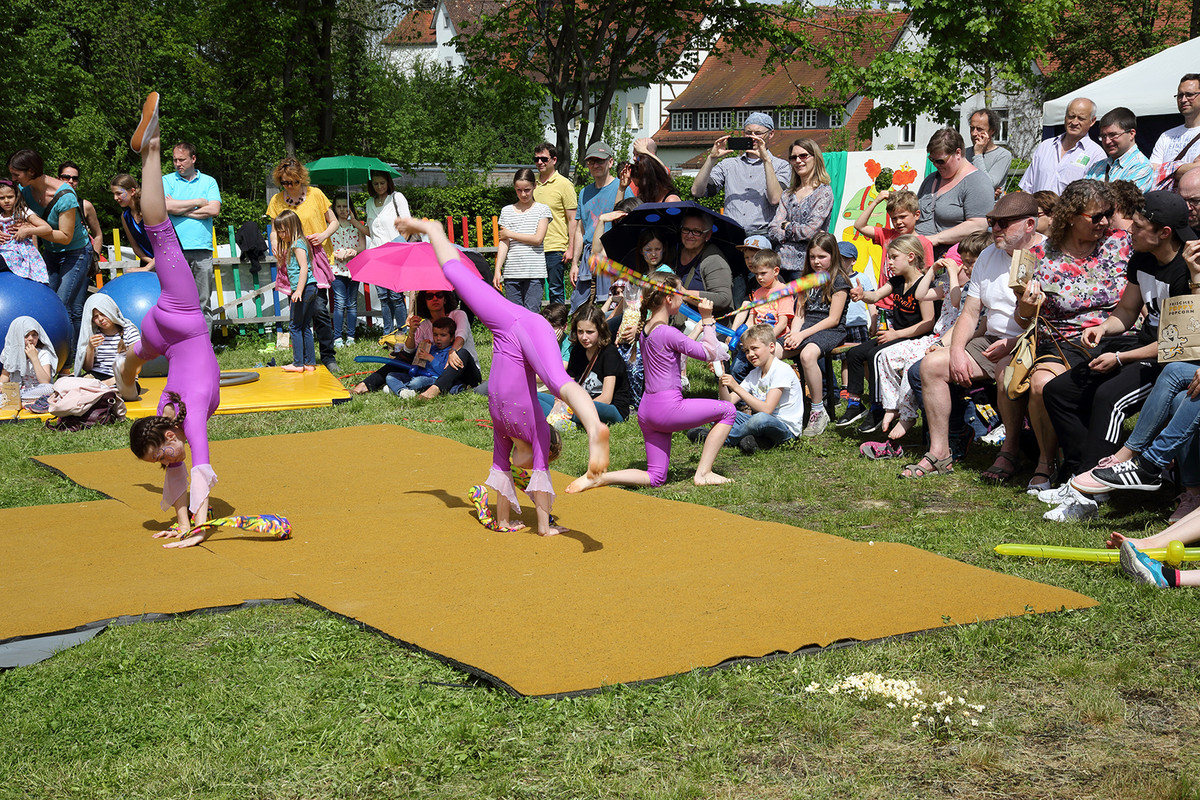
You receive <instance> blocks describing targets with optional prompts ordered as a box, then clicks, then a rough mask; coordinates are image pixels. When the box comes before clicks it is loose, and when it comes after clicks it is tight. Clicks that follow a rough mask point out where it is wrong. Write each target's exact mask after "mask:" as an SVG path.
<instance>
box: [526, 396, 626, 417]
mask: <svg viewBox="0 0 1200 800" xmlns="http://www.w3.org/2000/svg"><path fill="white" fill-rule="evenodd" d="M554 400H555V397H554V395H552V394H546V393H545V392H538V402H539V403H541V404H542V414H543V415H545V416H549V415H550V409H552V408H554ZM595 403H596V414H597V415H598V416H599V417H600V421H601V422H603V423H604V424H605V425H616V424H617V423H618V422H624V421H625V418H624V417H622V416H621V412H620V411H617V407H616V406H614V405H612V404H610V403H601V402H600V401H598V400H597V401H595ZM571 419H572V420H574V422H575V424H576V425H578V424H579V420H578V419H577V418H576V417H575V416H574V415H572V416H571Z"/></svg>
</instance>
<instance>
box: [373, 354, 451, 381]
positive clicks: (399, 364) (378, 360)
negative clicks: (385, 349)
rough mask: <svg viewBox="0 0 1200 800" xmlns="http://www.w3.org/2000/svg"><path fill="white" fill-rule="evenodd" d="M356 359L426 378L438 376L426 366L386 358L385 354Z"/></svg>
mask: <svg viewBox="0 0 1200 800" xmlns="http://www.w3.org/2000/svg"><path fill="white" fill-rule="evenodd" d="M354 361H355V362H356V363H358V364H387V365H388V366H389V367H395V368H396V369H399V370H403V371H405V372H407V373H408V374H409V375H417V376H423V377H426V378H436V377H438V375H437V373H435V372H433V371H432V370H430V369H427V368H426V367H416V366H413V365H412V364H409V363H408V362H407V361H400V360H399V359H395V358H384V357H383V356H355V357H354Z"/></svg>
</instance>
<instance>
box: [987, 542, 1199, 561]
mask: <svg viewBox="0 0 1200 800" xmlns="http://www.w3.org/2000/svg"><path fill="white" fill-rule="evenodd" d="M1167 549H1168V548H1166V547H1154V548H1150V549H1149V550H1143V551H1142V552H1143V553H1145V554H1146V555H1148V556H1150V557H1151V558H1153V559H1155V560H1156V561H1165V560H1166V559H1167ZM1172 549H1174V550H1175V551H1176V553H1177V552H1178V550H1177V548H1172ZM996 552H997V553H999V554H1000V555H1002V556H1029V557H1030V558H1057V559H1063V560H1067V561H1100V562H1104V563H1116V562H1117V561H1120V560H1121V551H1120V550H1110V549H1109V548H1107V547H1058V546H1055V545H1044V544H999V545H996ZM1180 560H1181V561H1200V547H1188V548H1185V549H1184V551H1183V556H1182V558H1181V559H1180Z"/></svg>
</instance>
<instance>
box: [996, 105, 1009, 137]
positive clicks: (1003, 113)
mask: <svg viewBox="0 0 1200 800" xmlns="http://www.w3.org/2000/svg"><path fill="white" fill-rule="evenodd" d="M995 112H996V115H997V116H999V117H1000V130H998V131H996V138H995V142H996V144H1006V143H1007V142H1008V109H1007V108H997V109H995Z"/></svg>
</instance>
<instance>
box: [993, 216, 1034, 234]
mask: <svg viewBox="0 0 1200 800" xmlns="http://www.w3.org/2000/svg"><path fill="white" fill-rule="evenodd" d="M1023 219H1027V217H988V218H987V224H988V226H989V227H991V229H992V230H994V231H1002V230H1004V229H1005V228H1007V227H1008V226H1009V225H1012V224H1013V223H1014V222H1020V221H1021V220H1023Z"/></svg>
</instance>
